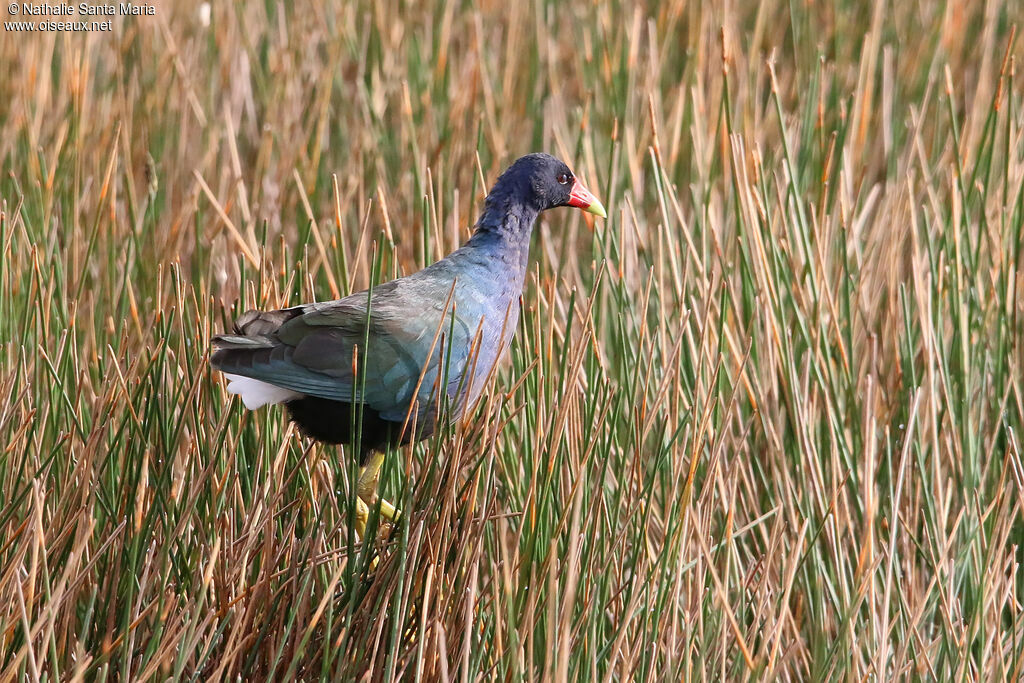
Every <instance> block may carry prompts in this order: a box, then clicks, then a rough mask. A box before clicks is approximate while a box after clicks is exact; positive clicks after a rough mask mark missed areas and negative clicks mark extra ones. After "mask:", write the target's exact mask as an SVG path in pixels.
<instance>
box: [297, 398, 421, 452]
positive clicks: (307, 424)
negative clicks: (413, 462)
mask: <svg viewBox="0 0 1024 683" xmlns="http://www.w3.org/2000/svg"><path fill="white" fill-rule="evenodd" d="M285 405H286V406H288V412H290V413H291V416H292V422H294V423H295V425H296V426H297V427H298V428H299V431H300V432H302V433H303V434H305V435H306V436H308V437H309V438H311V439H316V440H317V441H323V442H326V443H334V444H350V443H352V441H353V440H354V439H355V437H356V434H355V433H353V432H354V431H358V427H359V423H358V422H357V419H358V416H356V419H353V415H352V404H351V403H346V402H344V401H332V400H330V399H326V398H317V397H316V396H304V397H303V398H299V399H296V400H294V401H288V402H287V403H285ZM362 413H363V414H362V434H360V435H359V439H360V441H359V450H360V452H361V453H360V460H361V461H362V462H365V460H366V458H367V456H368V455H369V453H370V451H374V450H385V449H387V448H390V447H392V446H395V445H397V444H399V443H408V441H409V439H402V438H400V435H399V432H401V430H402V425H400V424H398V423H397V422H392V421H391V420H385V419H382V418H381V417H380V414H379V413H378V412H377V411H376V410H374V409H372V408H370V407H369V406H366V405H364V406H362ZM353 428H355V430H354V429H353ZM406 431H407V432H408V431H409V429H406ZM425 436H427V434H425V433H423V432H422V431H420V434H419V437H420V438H423V437H425Z"/></svg>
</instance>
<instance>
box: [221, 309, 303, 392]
mask: <svg viewBox="0 0 1024 683" xmlns="http://www.w3.org/2000/svg"><path fill="white" fill-rule="evenodd" d="M300 313H301V309H300V308H286V309H283V310H279V311H246V312H245V313H243V314H242V315H241V316H240V317H239V318H238V320H236V321H235V325H234V327H235V329H234V334H220V335H217V336H216V337H214V338H213V339H212V340H211V341H212V343H213V355H211V356H210V365H211V366H213V368H214V369H216V370H220V371H221V372H223V373H224V374H225V375H226V376H227V378H228V380H229V382H228V391H229V392H231V393H233V394H239V395H240V396H241V397H242V400H243V401H244V402H245V405H246V407H247V408H249V409H250V410H252V409H255V408H258V407H260V406H262V405H266V404H268V403H281V402H282V401H288V400H292V399H295V398H297V397H299V396H301V394H300V393H298V392H295V391H292V390H289V389H286V388H284V387H280V386H276V385H275V384H273V383H271V382H267V381H262V380H261V379H258V378H259V377H260V376H261V375H262V373H261V372H256V371H255V370H256V369H257V368H261V367H263V366H267V365H270V364H272V363H273V361H274V359H275V357H277V356H280V355H281V354H282V353H283V352H286V351H287V349H286V347H282V345H281V342H280V341H279V340H278V339H277V338H276V336H275V334H274V333H275V332H277V330H278V329H279V328H280V327H281V325H283V324H284V323H286V322H288V321H289V320H291V319H292V318H294V317H295V316H297V315H299V314H300ZM253 375H256V376H255V377H254V376H253Z"/></svg>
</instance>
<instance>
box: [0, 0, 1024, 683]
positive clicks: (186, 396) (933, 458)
mask: <svg viewBox="0 0 1024 683" xmlns="http://www.w3.org/2000/svg"><path fill="white" fill-rule="evenodd" d="M729 4H730V5H734V6H731V7H730V8H728V9H722V8H712V7H701V6H699V5H698V4H697V3H683V2H666V3H662V4H656V5H651V6H642V5H635V4H633V3H628V4H626V5H625V6H618V5H614V4H607V5H606V4H591V3H582V4H581V3H577V4H576V5H574V6H572V7H571V8H570V7H568V6H563V5H562V4H554V3H541V2H537V3H508V2H504V3H499V2H489V3H483V6H481V7H475V8H474V7H469V6H463V5H460V4H458V3H453V2H441V1H440V0H436V1H435V2H433V3H423V4H422V5H414V6H410V5H407V4H406V3H398V2H393V1H391V2H381V3H375V4H373V5H369V4H367V5H365V6H364V5H360V4H345V5H342V6H333V7H331V8H323V7H321V6H320V5H319V4H313V3H311V4H309V5H308V6H302V7H299V8H286V7H284V4H273V3H262V4H260V3H235V4H230V5H227V4H225V5H217V6H216V7H214V8H213V11H212V21H211V23H210V25H209V26H208V27H207V26H204V25H203V24H202V22H201V21H200V12H199V8H198V6H197V5H195V4H191V3H176V4H175V5H174V6H173V7H172V6H160V7H159V8H158V10H157V16H156V17H150V18H138V19H116V20H115V22H114V27H115V30H114V31H113V32H112V33H106V34H84V33H83V34H46V35H35V36H33V35H29V34H25V33H13V32H10V31H5V32H4V37H3V40H2V41H0V63H2V64H3V65H4V71H5V73H6V74H7V75H6V77H5V78H4V79H2V80H0V123H2V125H0V161H2V167H3V176H2V178H0V198H2V201H3V206H2V209H0V210H2V214H0V255H2V261H0V357H2V365H0V472H3V475H2V476H0V605H3V607H0V629H2V630H0V678H3V679H4V680H8V679H20V680H26V679H27V680H42V679H46V680H58V679H59V680H64V679H82V678H85V679H90V680H93V679H101V680H102V679H109V678H113V679H121V680H128V679H132V680H149V679H157V678H159V679H162V680H163V679H167V678H175V679H177V678H192V679H198V680H213V679H222V678H233V679H237V678H242V679H246V680H248V679H260V678H266V679H278V680H280V679H291V678H296V677H299V678H302V679H305V680H310V679H315V678H322V679H328V680H331V679H334V680H351V679H353V678H356V677H364V678H366V679H369V680H380V679H384V680H388V679H393V678H403V679H410V680H412V679H416V678H423V679H429V680H437V679H448V678H458V679H477V678H483V679H507V680H519V679H522V678H530V679H533V678H551V679H556V680H672V679H674V680H678V679H680V678H686V679H690V678H693V679H711V680H720V679H722V678H725V679H763V678H779V679H783V680H822V679H849V680H860V679H863V678H866V677H874V678H876V679H879V678H885V679H888V678H910V677H913V678H922V679H938V680H952V679H956V680H963V679H971V680H986V681H992V680H1020V679H1021V678H1022V675H1024V674H1022V671H1024V657H1022V647H1024V646H1022V643H1024V616H1022V605H1021V599H1022V592H1024V577H1022V575H1021V572H1020V568H1019V563H1020V560H1021V548H1020V545H1021V542H1022V540H1024V520H1022V501H1024V458H1022V456H1021V451H1020V435H1021V429H1022V427H1024V393H1022V388H1024V387H1022V363H1024V327H1022V319H1024V318H1022V313H1024V311H1022V294H1024V276H1022V275H1021V274H1020V273H1019V270H1020V267H1021V263H1022V260H1024V250H1022V240H1021V232H1022V230H1021V226H1022V224H1024V203H1022V202H1024V195H1022V189H1024V142H1022V137H1021V131H1022V123H1024V119H1022V115H1021V109H1022V107H1021V105H1022V94H1024V91H1022V88H1021V81H1020V77H1019V75H1017V74H1016V71H1015V69H1016V63H1017V62H1016V60H1015V56H1019V55H1020V54H1021V52H1020V45H1021V43H1020V41H1019V40H1016V41H1015V39H1014V29H1013V26H1014V23H1015V22H1018V21H1019V20H1020V19H1021V14H1022V12H1021V9H1020V7H1019V6H1018V5H1017V4H1016V3H1012V2H999V1H998V0H995V1H993V2H990V3H988V4H986V5H984V6H982V4H981V3H976V4H977V5H978V6H976V7H967V6H966V5H964V6H962V5H961V4H958V3H948V4H942V3H937V2H927V1H924V2H918V3H891V5H892V6H887V5H884V4H879V5H878V7H877V8H875V9H873V10H870V9H866V8H861V7H851V8H846V7H845V6H843V4H842V3H825V4H824V5H823V6H820V7H819V6H818V3H800V2H795V3H794V2H791V3H786V2H781V1H777V0H766V1H765V2H763V3H761V4H760V5H757V6H754V5H753V4H752V3H747V4H750V5H751V6H750V7H749V8H745V9H741V6H742V5H744V3H729ZM535 150H547V151H550V152H553V153H555V154H558V155H559V156H561V157H563V158H565V159H567V160H569V161H570V164H571V165H572V166H573V167H574V168H575V169H576V170H577V171H578V172H579V173H580V174H581V175H582V176H583V177H584V178H585V179H586V180H587V181H588V184H589V185H590V186H591V188H592V189H594V190H595V192H596V193H597V194H598V196H599V197H601V199H602V200H604V201H605V204H606V206H608V207H609V209H610V219H609V220H608V221H607V222H603V221H599V222H597V223H596V224H595V225H592V226H588V225H587V224H586V223H584V221H583V219H582V217H581V216H580V215H578V214H577V213H575V212H567V211H560V212H552V213H550V214H549V215H547V216H546V217H545V219H544V220H543V221H542V223H541V224H540V225H539V226H538V229H537V231H536V237H535V242H534V251H533V256H534V266H533V270H532V273H531V277H530V278H529V283H528V287H527V292H526V295H525V296H526V304H527V305H526V307H525V310H524V314H523V320H522V321H521V328H520V333H519V335H518V337H517V342H516V343H515V345H514V349H513V354H512V355H513V359H512V362H511V364H510V365H509V366H508V367H507V368H505V369H504V370H503V372H502V374H501V377H500V378H499V380H498V382H497V384H496V387H495V391H494V392H492V394H490V395H489V396H488V398H487V400H486V401H485V405H483V406H481V407H480V410H479V411H478V412H477V414H475V415H474V416H473V418H472V419H470V420H468V421H467V422H466V423H465V424H463V425H460V426H458V427H457V428H454V429H452V430H451V433H449V434H446V435H442V436H440V437H438V438H436V439H433V440H432V441H430V442H429V443H424V444H421V445H419V446H417V447H416V448H410V449H408V450H405V451H402V452H401V453H395V454H394V456H393V457H392V458H390V459H389V460H388V463H387V464H386V466H385V482H384V483H385V488H386V491H387V494H388V496H389V498H391V499H392V500H395V501H396V502H398V503H399V507H400V508H402V509H403V510H404V511H406V515H404V516H403V517H402V518H401V521H400V523H399V524H398V526H397V527H396V528H395V529H393V530H392V532H391V534H390V536H389V537H388V539H387V540H383V539H381V540H378V542H377V544H376V551H379V557H380V560H379V563H378V564H377V565H376V566H375V567H373V568H372V569H371V566H372V565H371V559H372V556H373V555H374V549H373V548H361V547H360V546H359V544H358V543H355V542H354V539H353V537H352V534H351V533H350V531H349V529H350V524H349V521H350V520H349V510H350V508H349V505H348V501H349V490H350V487H349V482H350V481H351V478H352V475H353V473H354V464H353V463H352V462H350V459H349V458H346V457H339V454H338V452H337V451H336V450H334V449H330V448H323V447H320V446H316V445H312V444H310V443H308V442H305V441H303V440H302V439H300V438H299V437H298V436H297V435H296V434H294V433H293V432H292V431H291V430H290V429H289V428H288V427H287V426H286V421H285V419H284V417H283V416H282V414H281V413H280V411H277V410H264V411H260V412H257V413H246V412H245V411H243V410H242V409H241V407H240V405H239V404H238V402H237V401H229V400H228V395H227V394H226V392H225V391H224V389H223V386H222V385H221V383H220V379H219V378H218V377H215V376H211V375H210V373H209V371H208V368H207V365H206V357H207V353H208V346H207V342H208V339H209V337H210V336H211V335H212V334H214V333H216V332H218V331H220V330H222V329H224V327H225V326H226V325H227V323H228V321H229V320H230V319H231V317H232V316H233V315H234V314H236V313H237V312H239V311H240V310H242V309H244V308H247V307H251V306H253V305H257V306H260V307H275V306H279V305H284V304H286V303H296V302H299V301H307V300H310V299H313V298H319V299H327V298H333V297H334V296H335V295H337V294H341V293H347V292H349V291H351V290H353V289H355V288H362V287H365V286H366V285H367V284H368V283H369V281H370V279H371V278H378V279H387V278H390V277H392V276H394V275H396V274H401V273H408V272H412V271H413V270H415V269H418V268H420V267H422V265H423V264H424V263H425V262H429V261H432V260H435V259H437V258H440V257H441V256H443V255H444V254H445V253H447V251H448V250H450V249H451V248H453V247H454V246H455V245H456V244H458V243H459V242H460V241H461V240H462V239H464V238H465V236H466V235H467V234H468V230H469V226H471V225H472V222H473V219H474V217H475V215H476V213H477V211H478V210H479V208H480V206H481V201H482V198H483V195H484V193H485V191H486V184H487V183H489V182H490V181H492V180H493V179H494V178H495V176H496V174H497V173H498V172H499V170H500V169H501V168H502V167H503V166H504V165H505V164H507V163H508V162H509V161H510V160H511V159H513V158H515V157H517V156H518V155H520V154H522V153H525V152H529V151H535ZM590 228H593V230H591V229H590Z"/></svg>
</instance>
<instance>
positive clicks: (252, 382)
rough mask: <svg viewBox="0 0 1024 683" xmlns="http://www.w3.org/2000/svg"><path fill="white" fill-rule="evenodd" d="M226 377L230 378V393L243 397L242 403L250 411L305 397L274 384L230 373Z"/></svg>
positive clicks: (225, 374)
mask: <svg viewBox="0 0 1024 683" xmlns="http://www.w3.org/2000/svg"><path fill="white" fill-rule="evenodd" d="M224 376H225V377H227V378H228V387H227V388H228V393H232V394H238V395H239V396H241V397H242V403H244V404H245V407H246V408H248V409H249V410H256V409H257V408H260V407H262V406H265V405H268V404H271V403H283V402H285V401H291V400H293V399H296V398H302V397H303V396H304V395H305V394H300V393H299V392H297V391H292V390H291V389H284V388H282V387H278V386H274V385H273V384H267V383H266V382H261V381H260V380H258V379H253V378H252V377H242V376H241V375H229V374H228V373H224Z"/></svg>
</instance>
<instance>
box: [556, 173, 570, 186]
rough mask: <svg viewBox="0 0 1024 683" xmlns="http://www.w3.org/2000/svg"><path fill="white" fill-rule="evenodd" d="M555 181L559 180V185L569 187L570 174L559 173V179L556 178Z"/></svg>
mask: <svg viewBox="0 0 1024 683" xmlns="http://www.w3.org/2000/svg"><path fill="white" fill-rule="evenodd" d="M555 180H557V181H558V182H559V184H561V185H567V184H568V183H569V174H568V173H559V174H558V177H557V178H555Z"/></svg>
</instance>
